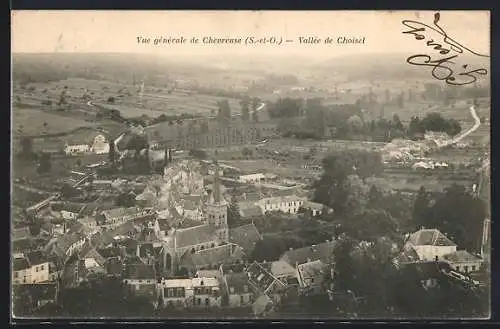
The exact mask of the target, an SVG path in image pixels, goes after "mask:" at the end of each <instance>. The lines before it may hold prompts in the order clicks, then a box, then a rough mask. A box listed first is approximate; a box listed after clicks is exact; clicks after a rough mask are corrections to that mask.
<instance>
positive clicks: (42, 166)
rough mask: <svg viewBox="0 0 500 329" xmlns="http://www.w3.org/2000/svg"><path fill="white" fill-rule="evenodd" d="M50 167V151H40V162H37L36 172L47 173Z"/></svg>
mask: <svg viewBox="0 0 500 329" xmlns="http://www.w3.org/2000/svg"><path fill="white" fill-rule="evenodd" d="M51 167H52V163H51V156H50V153H45V152H44V153H42V154H41V156H40V162H39V164H38V173H40V174H43V173H48V172H50V170H51Z"/></svg>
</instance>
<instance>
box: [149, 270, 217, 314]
mask: <svg viewBox="0 0 500 329" xmlns="http://www.w3.org/2000/svg"><path fill="white" fill-rule="evenodd" d="M158 287H159V292H160V296H161V298H162V299H163V307H168V306H174V307H175V306H177V307H207V308H208V307H220V306H221V300H222V296H221V293H220V285H219V281H218V280H217V279H216V278H205V277H202V278H191V279H163V280H161V282H160V283H159V284H158Z"/></svg>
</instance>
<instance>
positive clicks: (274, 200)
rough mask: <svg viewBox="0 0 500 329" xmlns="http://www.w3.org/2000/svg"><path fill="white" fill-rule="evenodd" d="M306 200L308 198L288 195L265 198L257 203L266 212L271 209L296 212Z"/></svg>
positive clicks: (290, 212)
mask: <svg viewBox="0 0 500 329" xmlns="http://www.w3.org/2000/svg"><path fill="white" fill-rule="evenodd" d="M305 201H307V199H306V198H304V197H299V196H296V195H286V196H277V197H269V198H263V199H261V200H259V201H257V202H256V203H255V205H257V206H259V207H260V209H261V210H262V213H264V214H265V213H267V212H271V211H281V212H284V213H289V214H296V213H297V212H298V210H299V208H300V207H301V206H302V205H303V204H304V202H305Z"/></svg>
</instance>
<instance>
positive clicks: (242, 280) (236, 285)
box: [224, 273, 250, 294]
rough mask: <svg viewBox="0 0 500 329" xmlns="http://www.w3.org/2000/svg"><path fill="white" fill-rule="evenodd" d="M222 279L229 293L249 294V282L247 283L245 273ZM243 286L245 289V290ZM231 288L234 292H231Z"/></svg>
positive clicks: (230, 275)
mask: <svg viewBox="0 0 500 329" xmlns="http://www.w3.org/2000/svg"><path fill="white" fill-rule="evenodd" d="M224 279H225V280H226V283H227V287H228V288H229V290H230V293H234V294H243V293H248V292H250V282H248V274H247V273H230V274H227V275H225V276H224ZM245 286H246V287H247V288H246V290H245ZM231 288H233V289H234V292H231Z"/></svg>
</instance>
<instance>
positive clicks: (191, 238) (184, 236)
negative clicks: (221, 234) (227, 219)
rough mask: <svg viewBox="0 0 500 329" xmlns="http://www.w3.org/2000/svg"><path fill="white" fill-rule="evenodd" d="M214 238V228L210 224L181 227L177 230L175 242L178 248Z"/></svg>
mask: <svg viewBox="0 0 500 329" xmlns="http://www.w3.org/2000/svg"><path fill="white" fill-rule="evenodd" d="M214 240H215V232H214V228H213V227H212V226H210V225H208V224H206V225H198V226H194V227H190V228H185V229H179V230H177V231H176V232H175V244H176V247H177V248H182V247H187V246H193V245H197V244H202V243H207V242H211V241H214Z"/></svg>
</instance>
